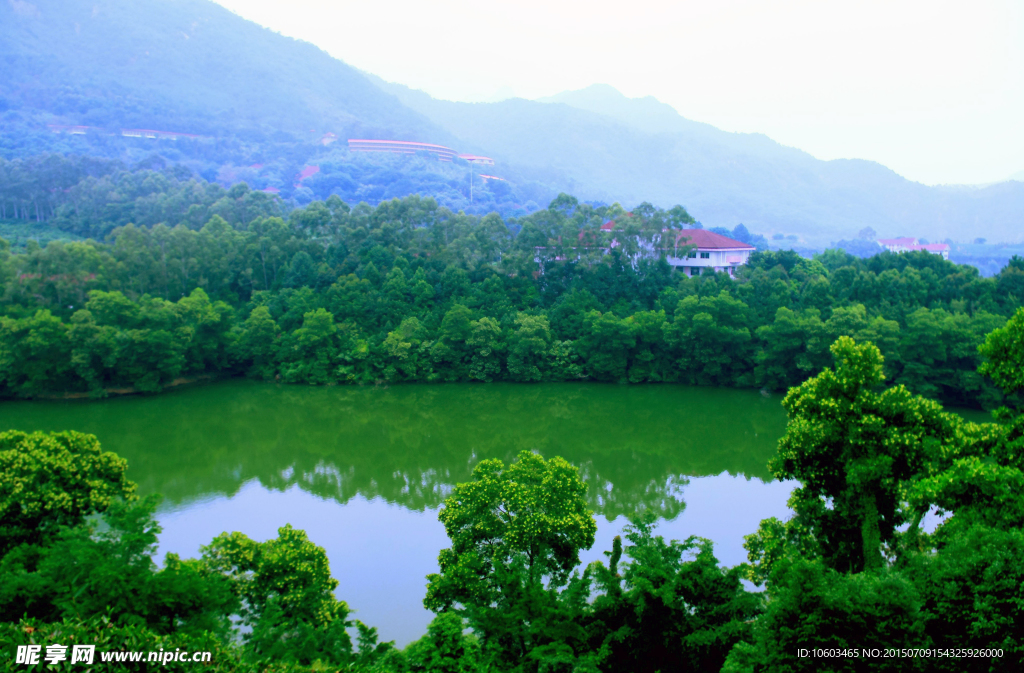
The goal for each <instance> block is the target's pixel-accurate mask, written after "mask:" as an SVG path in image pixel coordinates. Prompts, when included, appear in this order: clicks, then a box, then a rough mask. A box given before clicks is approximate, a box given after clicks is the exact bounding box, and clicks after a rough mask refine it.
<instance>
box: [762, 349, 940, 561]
mask: <svg viewBox="0 0 1024 673" xmlns="http://www.w3.org/2000/svg"><path fill="white" fill-rule="evenodd" d="M831 350H832V354H833V356H834V357H835V359H836V368H835V370H832V369H826V370H825V371H823V372H822V373H821V374H819V375H818V376H816V377H814V378H812V379H809V380H807V381H806V382H804V383H803V384H802V385H800V386H798V387H796V388H792V389H791V390H790V391H789V393H788V394H787V395H786V398H785V400H784V401H783V403H782V404H783V406H784V407H785V408H786V411H787V412H788V414H789V425H788V426H787V428H786V434H785V436H784V437H783V438H782V439H781V440H780V441H779V453H778V456H777V457H775V458H773V459H772V461H771V463H770V468H771V470H772V473H773V474H774V475H775V477H776V478H778V479H798V480H799V481H800V482H801V485H800V486H799V487H798V488H796V489H795V490H794V491H793V495H792V496H791V498H790V501H789V504H790V507H792V508H793V510H794V511H795V513H796V516H795V517H794V519H793V520H792V521H791V522H790V523H789V524H788V526H787V530H788V531H789V532H796V531H802V532H803V537H805V538H807V537H809V538H810V539H809V540H807V539H805V540H803V541H802V543H801V544H803V545H804V549H805V550H806V549H808V545H811V546H813V547H816V548H817V552H818V553H819V554H820V555H821V557H822V559H823V560H824V562H825V563H826V564H827V565H828V566H829V567H830V568H834V569H837V570H841V571H845V572H860V571H862V570H865V569H877V568H880V567H882V565H883V562H884V561H883V548H884V547H888V548H889V550H890V551H894V550H895V543H896V539H897V530H898V528H899V527H900V526H902V525H903V524H905V523H910V524H911V526H912V528H914V529H916V528H917V526H919V524H920V521H921V518H922V516H923V514H924V511H927V507H925V508H924V511H922V510H921V509H920V508H917V509H912V508H910V507H908V506H907V504H906V503H905V501H904V499H903V491H902V489H903V488H904V486H905V485H906V483H907V482H908V481H910V480H911V479H913V478H915V477H917V476H920V475H922V474H923V472H924V471H925V468H926V464H927V462H928V460H929V458H930V456H932V455H933V454H935V453H937V452H939V448H938V447H939V446H941V445H942V444H943V443H949V442H952V441H953V439H954V436H955V433H956V431H957V428H958V427H959V419H958V418H957V417H955V416H953V415H951V414H947V413H945V412H943V411H942V407H941V406H940V405H939V404H938V403H937V402H933V401H931V400H927V399H924V398H922V397H920V396H916V395H912V394H911V393H910V392H909V391H908V390H907V389H906V388H904V387H903V386H895V387H893V388H889V389H888V390H885V391H881V392H880V391H878V390H876V388H877V387H878V386H879V385H880V384H881V383H882V382H883V381H884V380H885V374H884V373H883V371H882V354H881V353H880V352H879V350H878V348H876V347H875V346H874V345H873V344H870V343H865V344H857V343H855V342H854V341H853V339H851V338H849V337H840V338H839V339H838V340H837V341H836V342H835V343H834V344H833V345H832V348H831ZM762 528H763V530H762V533H765V532H766V531H768V530H771V529H774V530H775V531H776V533H777V534H778V533H780V532H781V529H780V528H779V527H778V526H775V525H774V524H772V523H768V524H767V528H766V527H765V526H763V527H762ZM764 538H765V535H764V534H762V535H761V539H760V540H757V539H755V540H752V541H751V543H752V545H753V546H755V547H756V546H757V545H760V546H761V548H762V549H763V548H765V547H766V546H771V542H770V541H768V540H765V539H764Z"/></svg>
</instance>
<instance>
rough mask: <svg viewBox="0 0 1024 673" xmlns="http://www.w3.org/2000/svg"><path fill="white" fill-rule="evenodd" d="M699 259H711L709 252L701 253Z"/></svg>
mask: <svg viewBox="0 0 1024 673" xmlns="http://www.w3.org/2000/svg"><path fill="white" fill-rule="evenodd" d="M700 258H701V259H711V253H710V252H702V253H700Z"/></svg>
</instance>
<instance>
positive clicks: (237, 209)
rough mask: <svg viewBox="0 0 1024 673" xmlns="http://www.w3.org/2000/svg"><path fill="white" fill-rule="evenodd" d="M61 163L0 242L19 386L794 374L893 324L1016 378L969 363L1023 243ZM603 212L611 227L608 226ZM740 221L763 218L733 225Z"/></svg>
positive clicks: (1020, 275)
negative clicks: (670, 259) (714, 241)
mask: <svg viewBox="0 0 1024 673" xmlns="http://www.w3.org/2000/svg"><path fill="white" fill-rule="evenodd" d="M11 166H13V164H8V165H7V167H8V168H10V167H11ZM47 167H48V168H49V169H51V172H50V173H49V174H48V175H49V177H48V178H47V180H50V182H51V183H53V182H54V181H59V179H60V178H59V177H54V176H64V178H65V182H64V183H63V184H66V185H69V186H67V187H65V188H63V189H52V190H50V191H39V192H37V193H36V196H35V198H30V199H27V200H26V199H22V200H21V201H18V200H17V199H16V198H15V197H13V196H10V195H6V194H5V195H3V196H2V197H0V202H2V203H4V204H5V205H4V206H3V207H4V208H7V209H10V211H11V212H10V213H8V216H10V215H12V214H13V215H19V214H20V215H22V216H27V217H32V220H33V226H35V227H41V226H46V227H47V228H48V229H49V230H50V231H51V232H52V233H53V236H54V237H55V238H56V239H58V240H51V241H50V242H49V243H47V244H46V245H39V244H38V243H37V242H36V241H34V240H32V239H30V238H20V237H18V235H17V232H18V231H20V230H19V225H18V224H17V222H18V220H14V221H12V220H8V222H9V223H10V225H9V230H11V231H13V232H14V233H15V237H14V241H13V242H14V243H15V244H16V245H15V246H13V247H12V246H11V245H10V243H9V242H3V243H0V283H2V286H3V295H2V299H0V394H2V395H7V396H20V397H33V396H45V395H64V394H89V395H94V396H103V395H106V394H109V393H110V392H112V391H118V390H137V391H146V392H152V391H157V390H160V389H161V388H162V387H164V386H167V385H169V384H172V383H174V382H176V381H180V380H183V379H186V380H187V379H192V378H196V377H209V376H236V375H248V376H254V377H259V378H264V379H270V380H280V381H284V382H293V383H313V384H334V383H362V384H380V383H398V382H403V381H496V380H508V381H523V382H529V381H558V380H580V379H588V380H595V381H609V382H631V383H643V382H652V383H653V382H682V383H688V384H696V385H715V386H756V387H763V388H766V389H769V390H784V389H785V388H786V387H788V386H792V385H795V384H798V383H800V382H801V381H803V380H805V379H806V378H808V377H810V376H813V375H814V374H816V373H817V372H819V371H821V369H822V368H823V367H825V366H826V365H827V364H828V363H829V362H830V356H829V353H828V346H829V344H831V343H832V342H833V341H834V340H835V339H836V338H837V337H839V336H843V335H848V336H852V337H855V338H857V339H859V340H871V341H873V342H875V343H877V344H878V346H879V348H881V350H882V352H883V353H884V355H885V357H886V376H887V380H888V381H889V382H890V383H901V384H905V385H906V386H907V387H908V388H909V389H910V390H912V391H914V392H916V393H920V394H925V395H928V396H932V397H937V398H939V399H942V400H943V401H945V402H948V403H952V404H958V405H973V406H977V405H983V406H994V405H997V404H999V403H1001V399H1002V393H1001V392H1000V391H999V390H998V389H997V388H995V387H993V386H992V385H990V384H988V383H986V382H985V380H984V379H983V378H982V377H980V376H979V375H978V374H977V373H976V368H977V366H978V364H979V362H980V360H979V356H978V354H977V347H978V345H979V344H980V343H981V341H982V339H983V336H984V335H985V334H986V333H988V332H990V331H992V330H993V329H995V328H997V327H999V326H1001V325H1002V324H1003V323H1004V322H1005V320H1006V318H1007V317H1008V316H1009V315H1010V314H1011V313H1012V312H1013V311H1014V310H1015V309H1016V308H1017V307H1019V306H1020V304H1021V298H1022V297H1024V261H1022V260H1020V259H1019V258H1014V259H1013V260H1011V262H1010V264H1009V265H1007V266H1006V267H1004V268H1003V269H1002V271H1001V272H1000V273H999V274H998V275H996V276H995V277H992V278H982V277H981V276H980V275H979V274H978V271H977V270H976V269H974V268H973V267H969V266H961V265H956V264H953V263H950V262H947V261H944V260H942V259H941V258H939V257H938V256H935V255H929V254H927V253H916V254H903V255H893V254H890V253H885V254H879V255H876V256H873V257H870V258H866V259H860V258H856V257H854V256H852V255H849V254H846V253H844V252H841V251H837V250H829V251H827V252H825V253H823V254H820V255H817V256H815V257H814V259H804V258H801V257H800V256H799V255H797V254H796V253H793V252H769V251H762V252H758V253H755V254H754V255H753V256H752V257H751V259H750V262H749V264H747V265H746V266H744V267H741V269H740V270H739V272H738V273H737V275H736V277H735V278H733V277H730V276H729V275H727V274H724V273H718V274H714V273H708V275H702V276H700V277H690V276H685V275H682V274H680V273H678V272H676V271H674V270H673V269H672V268H671V267H670V266H668V265H667V264H666V263H665V261H664V256H665V255H666V254H669V253H671V254H674V255H679V254H684V252H685V249H684V250H682V251H681V250H679V249H671V250H670V249H666V248H662V247H661V244H660V240H661V236H662V235H663V232H664V230H666V229H680V228H686V227H694V226H700V225H699V224H697V223H694V221H693V218H692V217H691V216H690V215H689V213H687V212H686V210H685V209H684V208H682V207H681V206H677V207H675V208H672V209H670V210H667V211H666V210H661V209H658V208H655V207H653V206H650V205H649V204H641V205H640V206H638V207H636V208H634V209H633V210H632V211H630V212H628V213H627V212H625V211H624V209H623V208H621V207H620V206H618V205H617V204H614V205H611V206H605V205H592V204H586V203H579V202H578V201H577V200H576V199H574V198H573V197H570V196H567V195H561V196H559V197H558V198H556V199H555V200H554V201H552V202H551V204H550V205H549V207H548V208H546V209H543V210H539V211H537V212H535V213H532V214H529V215H525V216H523V217H519V218H516V217H509V218H502V217H501V216H500V215H498V214H496V213H492V214H489V215H486V216H483V217H479V216H473V215H468V214H466V213H463V212H453V211H452V210H451V209H449V208H446V207H444V206H441V205H439V204H438V203H437V202H436V201H435V200H434V199H431V198H421V197H417V196H413V197H406V198H404V199H392V200H387V201H383V202H381V203H380V204H379V205H377V206H376V207H371V206H369V205H367V204H365V203H361V204H359V205H357V206H355V207H350V206H349V205H348V204H347V203H346V202H345V201H344V200H342V199H341V198H339V197H338V196H336V195H334V196H331V197H330V198H328V199H327V200H326V201H314V202H311V203H310V204H309V205H307V206H306V207H303V208H293V209H286V208H285V206H284V204H283V203H282V202H281V201H280V200H279V199H277V198H274V197H273V196H271V195H269V194H266V193H264V192H260V191H255V190H251V189H249V187H248V186H247V185H246V184H245V183H239V184H236V185H235V186H233V187H232V188H231V189H224V188H222V187H220V186H218V185H217V184H212V183H207V182H205V181H202V180H196V179H194V178H190V177H188V176H187V175H185V174H182V173H181V172H180V171H179V169H178V168H175V167H171V168H164V169H162V170H152V169H145V168H143V169H138V170H134V171H125V170H121V169H117V168H116V167H115V168H113V169H112V168H111V167H110V166H109V165H107V164H105V163H103V162H99V161H86V160H72V159H62V158H59V157H51V158H50V159H49V160H47V161H46V162H43V164H40V165H39V166H35V167H34V168H33V170H31V171H23V172H24V174H26V175H34V176H38V175H42V174H44V173H46V171H45V170H44V169H45V168H47ZM18 168H19V169H24V166H18ZM12 170H13V169H12ZM37 210H38V212H40V213H45V218H44V217H42V216H40V218H39V219H40V222H35V220H34V215H35V213H36V212H37ZM26 213H27V215H26ZM609 220H614V221H615V222H616V228H615V231H614V233H610V232H608V231H606V230H602V229H601V225H602V224H604V223H605V222H607V221H609ZM20 221H21V222H24V221H25V220H24V219H22V220H20ZM729 233H730V234H732V235H733V236H734V237H736V238H739V239H741V240H748V241H752V242H755V243H756V242H757V241H756V238H757V237H754V236H753V235H751V234H750V233H749V232H748V231H747V230H746V228H745V227H743V226H742V225H740V226H738V227H736V228H735V229H734V230H732V231H731V232H729ZM61 237H64V238H68V239H76V240H60V238H61ZM613 243H615V245H613ZM684 248H685V246H684ZM641 250H647V251H651V250H653V251H656V252H657V254H640V251H641Z"/></svg>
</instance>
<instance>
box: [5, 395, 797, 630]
mask: <svg viewBox="0 0 1024 673" xmlns="http://www.w3.org/2000/svg"><path fill="white" fill-rule="evenodd" d="M780 401H781V396H779V395H773V396H765V395H763V394H761V393H758V392H757V391H751V390H729V389H715V388H689V387H683V386H674V385H661V386H657V385H651V386H617V385H602V384H592V383H588V384H543V385H516V384H479V385H434V386H427V385H422V386H420V385H407V386H396V387H390V388H368V387H364V388H360V387H328V388H315V387H304V386H283V385H274V384H265V383H256V382H251V381H244V380H234V381H227V382H222V383H216V384H211V385H207V386H201V387H194V388H189V389H183V390H177V391H173V392H168V393H164V394H161V395H156V396H134V397H122V398H114V399H108V400H102V401H67V402H3V403H0V427H2V428H5V429H6V428H15V429H20V430H68V429H74V430H80V431H83V432H89V433H93V434H95V435H97V436H98V437H99V439H100V441H101V442H102V444H103V447H104V448H105V449H107V450H110V451H114V452H116V453H118V454H120V455H121V456H124V457H125V458H127V459H128V463H129V471H128V475H129V477H130V478H132V479H133V480H134V481H136V482H137V483H138V484H139V486H140V491H141V492H142V493H143V494H148V493H159V494H162V495H163V496H164V501H163V505H162V506H161V508H160V511H159V520H160V524H161V526H162V527H163V533H162V535H161V538H160V541H161V542H160V557H161V558H162V555H163V553H164V552H168V551H173V552H177V553H179V554H181V555H183V556H195V555H197V554H198V552H199V547H200V545H203V544H207V543H208V542H209V541H210V540H211V539H212V538H213V537H214V536H215V535H217V534H219V533H221V532H222V531H226V530H238V531H242V532H244V533H246V534H247V535H249V536H251V537H254V538H257V539H268V538H270V537H274V536H275V535H276V530H277V528H278V527H280V526H283V525H284V524H286V523H291V524H293V525H294V526H296V527H298V528H302V529H304V530H306V531H307V533H308V534H309V537H310V539H312V540H313V541H314V542H316V543H317V544H319V545H321V546H322V547H324V548H325V549H326V550H327V553H328V555H329V557H330V560H331V568H332V572H333V574H334V576H335V577H336V578H337V579H338V580H339V582H340V586H339V588H338V592H337V593H338V596H339V598H341V599H343V600H345V601H347V602H348V604H349V605H350V606H351V607H352V608H353V609H354V610H355V616H356V617H358V618H359V619H362V620H363V621H364V622H366V623H367V624H369V625H371V626H376V627H378V629H379V630H380V634H381V636H382V637H383V638H384V639H385V640H392V639H393V640H396V641H397V642H398V644H399V645H403V644H405V643H407V642H408V641H410V640H412V639H414V638H416V637H418V636H419V635H421V634H422V633H423V632H424V631H425V627H426V624H427V622H428V621H429V619H430V617H431V615H430V613H428V612H427V611H426V610H424V609H423V607H422V604H421V601H422V599H423V595H424V588H425V585H426V580H425V576H426V575H427V574H428V573H430V572H434V571H436V569H437V565H436V559H437V553H438V551H440V550H441V549H442V548H444V547H446V546H447V541H448V540H447V537H446V536H445V533H444V528H443V526H441V524H440V523H439V522H438V521H437V510H438V508H439V507H440V506H441V503H442V502H443V500H444V497H445V496H446V495H447V494H448V493H449V492H450V490H451V488H452V486H453V485H454V484H456V483H459V482H460V481H466V480H467V479H469V477H470V473H471V471H472V468H473V466H474V465H475V464H476V462H477V461H479V460H481V459H483V458H501V459H503V460H506V461H509V460H511V459H513V458H514V457H515V455H516V454H517V453H518V452H519V451H522V450H524V449H525V450H530V451H537V452H539V453H540V454H542V455H544V456H547V457H550V456H556V455H558V456H562V457H564V458H566V459H567V460H569V461H571V462H572V463H573V464H575V465H577V466H578V467H579V468H580V471H581V473H582V475H583V476H584V478H585V479H586V480H587V482H588V484H589V490H588V494H589V495H588V497H589V498H590V500H591V504H592V508H593V509H594V511H595V512H596V513H597V515H598V517H597V520H598V537H597V543H596V544H595V545H594V548H593V549H591V550H590V551H589V552H587V554H585V557H584V563H587V562H589V561H592V560H596V559H603V558H604V557H603V555H602V553H601V552H602V551H604V550H607V549H610V548H611V539H612V537H613V536H614V535H616V534H618V533H619V532H620V531H621V529H622V527H623V526H624V525H625V524H626V523H627V519H626V517H627V516H629V515H630V514H631V513H634V512H636V511H638V510H640V509H653V510H655V511H657V512H658V514H659V516H660V517H661V523H660V524H659V527H658V532H659V534H661V535H664V536H665V537H667V538H671V539H685V538H686V537H688V536H690V535H700V536H703V537H707V538H710V539H712V540H714V542H715V551H716V555H717V556H718V558H719V559H720V560H721V561H722V562H723V563H725V564H727V565H734V564H736V563H740V562H742V561H744V560H745V552H744V550H743V548H742V543H743V536H744V535H747V534H749V533H751V532H753V531H754V530H755V529H756V528H757V524H758V521H760V519H762V518H765V517H768V516H779V517H785V516H786V513H787V509H786V506H785V502H786V499H787V498H788V496H789V492H790V490H791V488H792V484H790V483H780V482H777V481H772V480H771V477H770V475H769V473H768V470H767V467H766V464H767V461H768V459H769V458H770V457H771V456H772V455H773V454H774V452H775V446H776V442H777V441H778V438H779V437H781V436H782V434H783V432H784V430H785V424H786V417H785V413H784V411H783V409H782V407H781V405H780Z"/></svg>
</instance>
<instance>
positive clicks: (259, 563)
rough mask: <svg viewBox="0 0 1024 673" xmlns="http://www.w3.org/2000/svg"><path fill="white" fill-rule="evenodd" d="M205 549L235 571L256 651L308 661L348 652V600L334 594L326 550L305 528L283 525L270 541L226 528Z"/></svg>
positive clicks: (211, 563)
mask: <svg viewBox="0 0 1024 673" xmlns="http://www.w3.org/2000/svg"><path fill="white" fill-rule="evenodd" d="M202 551H203V556H202V560H203V563H204V564H205V565H206V566H207V567H209V568H212V569H214V570H215V571H217V572H220V573H223V574H224V575H226V576H228V577H230V578H231V579H232V582H233V584H234V587H233V591H234V593H235V594H236V595H237V596H238V597H239V598H241V599H242V601H243V610H242V620H243V623H245V624H247V625H248V626H251V627H252V631H251V633H249V634H247V635H246V641H247V643H248V646H249V648H250V650H251V652H252V655H253V656H255V657H256V658H258V659H269V660H274V661H296V662H299V663H304V664H309V663H312V662H313V661H316V660H323V661H329V662H335V663H342V662H344V661H345V660H347V659H348V658H349V656H350V655H351V652H352V642H351V639H350V638H349V635H348V633H347V631H346V630H345V629H346V627H347V626H348V625H349V624H348V622H347V621H346V618H347V616H348V612H349V611H348V606H347V605H346V604H345V603H344V602H342V601H339V600H337V599H336V598H335V597H334V589H335V588H336V587H337V586H338V581H337V580H335V579H334V578H332V577H331V574H330V567H329V565H328V562H327V555H326V554H325V553H324V550H323V549H322V548H321V547H318V546H316V545H315V544H313V543H312V542H310V541H309V540H308V539H307V538H306V534H305V533H304V532H303V531H300V530H295V529H294V528H292V527H291V526H290V525H289V526H284V527H283V528H281V529H280V530H278V537H277V538H275V539H273V540H268V541H267V542H256V541H254V540H251V539H250V538H248V537H247V536H245V535H243V534H242V533H230V534H228V533H223V534H221V535H219V536H217V537H216V538H214V540H213V542H211V543H210V544H209V545H208V546H206V547H203V550H202Z"/></svg>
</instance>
